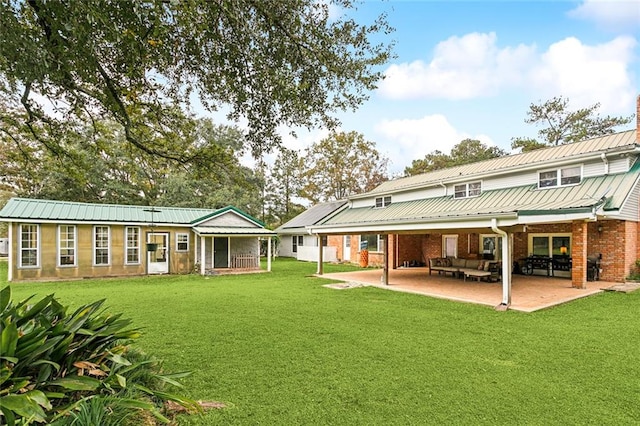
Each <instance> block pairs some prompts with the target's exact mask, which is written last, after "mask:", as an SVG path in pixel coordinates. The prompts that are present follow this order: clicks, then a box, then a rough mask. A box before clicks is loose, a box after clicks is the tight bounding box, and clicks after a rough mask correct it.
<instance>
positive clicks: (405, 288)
mask: <svg viewBox="0 0 640 426" xmlns="http://www.w3.org/2000/svg"><path fill="white" fill-rule="evenodd" d="M322 277H323V278H329V279H333V280H337V281H343V282H347V283H356V284H360V285H368V286H374V287H380V288H384V289H388V290H394V291H402V292H405V293H414V294H421V295H424V296H431V297H438V298H441V299H449V300H456V301H460V302H468V303H477V304H481V305H488V306H494V307H495V306H497V305H499V304H500V303H501V302H502V283H501V282H491V283H488V282H485V281H481V282H477V281H475V280H469V279H467V281H464V280H463V279H462V278H454V277H452V276H451V275H446V276H445V275H438V274H436V273H434V274H432V275H429V269H428V268H399V269H391V270H389V285H382V284H381V281H382V280H381V279H382V270H381V269H367V270H362V271H354V272H339V273H330V274H323V275H322ZM616 284H618V283H611V282H604V281H587V288H586V289H577V288H573V287H571V280H570V279H568V278H553V277H546V276H535V275H530V276H527V275H516V274H514V275H513V276H512V280H511V305H510V306H509V309H513V310H516V311H522V312H533V311H537V310H540V309H544V308H548V307H551V306H556V305H559V304H562V303H566V302H570V301H572V300H575V299H579V298H582V297H586V296H590V295H592V294H596V293H600V292H602V291H604V290H603V289H605V288H609V287H612V286H614V285H616Z"/></svg>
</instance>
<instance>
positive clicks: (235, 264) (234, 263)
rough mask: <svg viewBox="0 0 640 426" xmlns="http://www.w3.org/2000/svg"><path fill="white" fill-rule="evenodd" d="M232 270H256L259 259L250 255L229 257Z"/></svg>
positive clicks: (258, 266)
mask: <svg viewBox="0 0 640 426" xmlns="http://www.w3.org/2000/svg"><path fill="white" fill-rule="evenodd" d="M231 267H232V268H233V269H257V268H260V258H259V257H258V256H257V255H255V254H251V253H242V254H234V255H233V256H231Z"/></svg>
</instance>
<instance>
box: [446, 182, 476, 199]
mask: <svg viewBox="0 0 640 426" xmlns="http://www.w3.org/2000/svg"><path fill="white" fill-rule="evenodd" d="M481 193H482V183H481V182H469V183H462V184H460V185H455V186H454V187H453V198H469V197H477V196H478V195H480V194H481Z"/></svg>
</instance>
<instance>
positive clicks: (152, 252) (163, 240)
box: [147, 232, 169, 274]
mask: <svg viewBox="0 0 640 426" xmlns="http://www.w3.org/2000/svg"><path fill="white" fill-rule="evenodd" d="M149 244H152V246H150V245H149ZM168 249H169V234H168V233H166V232H156V233H149V234H147V271H148V273H149V274H168V273H169V250H168Z"/></svg>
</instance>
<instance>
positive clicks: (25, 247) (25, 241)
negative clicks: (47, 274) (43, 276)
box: [19, 224, 40, 268]
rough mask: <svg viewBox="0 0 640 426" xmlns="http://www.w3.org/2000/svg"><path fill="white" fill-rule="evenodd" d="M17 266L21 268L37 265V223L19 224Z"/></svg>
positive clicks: (38, 253) (38, 237)
mask: <svg viewBox="0 0 640 426" xmlns="http://www.w3.org/2000/svg"><path fill="white" fill-rule="evenodd" d="M19 247H20V248H19V250H20V257H19V266H20V267H21V268H29V267H38V266H39V263H38V259H39V258H40V227H39V225H27V224H25V225H20V241H19Z"/></svg>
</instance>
